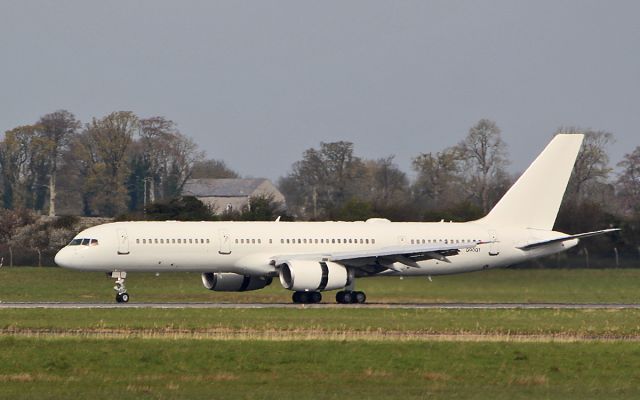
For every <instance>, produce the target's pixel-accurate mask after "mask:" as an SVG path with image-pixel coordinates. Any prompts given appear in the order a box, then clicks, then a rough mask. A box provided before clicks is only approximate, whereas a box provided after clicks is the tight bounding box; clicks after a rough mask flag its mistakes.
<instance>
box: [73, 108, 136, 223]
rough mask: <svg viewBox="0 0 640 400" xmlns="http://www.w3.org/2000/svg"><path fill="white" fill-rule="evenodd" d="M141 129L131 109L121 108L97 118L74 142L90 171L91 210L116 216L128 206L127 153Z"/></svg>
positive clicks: (87, 181) (87, 182) (88, 203)
mask: <svg viewBox="0 0 640 400" xmlns="http://www.w3.org/2000/svg"><path fill="white" fill-rule="evenodd" d="M137 130H138V118H137V117H136V116H135V115H134V114H133V113H132V112H130V111H118V112H114V113H111V114H109V115H107V116H106V117H104V118H102V119H100V120H97V119H95V118H94V119H93V121H92V122H91V123H90V124H87V126H86V128H85V131H84V133H83V134H82V135H81V136H80V137H79V138H78V139H77V141H76V143H74V150H75V151H77V152H78V157H79V158H80V160H81V161H80V163H81V164H82V165H83V167H84V168H85V169H86V173H87V175H86V176H85V185H84V190H85V192H86V193H87V194H88V195H89V197H88V198H87V199H86V204H85V207H86V208H87V209H86V210H85V211H86V212H87V213H89V214H94V213H98V214H100V215H106V216H114V215H116V214H118V213H121V212H123V211H124V210H126V209H127V197H128V194H127V189H126V187H125V185H124V182H125V179H126V176H127V173H128V165H127V163H126V160H127V158H126V155H127V151H128V150H129V148H130V145H131V143H132V141H133V135H134V133H135V132H137Z"/></svg>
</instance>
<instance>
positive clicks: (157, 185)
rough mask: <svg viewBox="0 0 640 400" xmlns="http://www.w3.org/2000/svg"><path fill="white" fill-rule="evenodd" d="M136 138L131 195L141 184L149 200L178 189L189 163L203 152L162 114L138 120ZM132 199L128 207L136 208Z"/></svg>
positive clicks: (168, 195) (175, 193)
mask: <svg viewBox="0 0 640 400" xmlns="http://www.w3.org/2000/svg"><path fill="white" fill-rule="evenodd" d="M139 133H140V139H139V141H138V142H136V143H134V145H133V149H134V151H133V152H132V153H133V155H132V160H131V163H130V165H131V171H132V172H133V174H132V176H131V177H130V179H129V184H130V188H131V193H130V195H131V197H132V198H134V199H135V198H137V197H138V196H137V192H138V189H139V188H140V187H141V186H142V188H143V191H144V190H146V192H144V193H143V196H144V197H147V196H148V198H149V201H150V202H154V201H155V200H156V198H158V199H169V198H174V197H176V196H178V195H179V194H180V193H181V192H182V188H183V187H184V184H185V182H186V181H187V179H189V177H190V176H191V172H192V170H193V166H194V164H195V163H196V162H198V161H199V160H201V159H202V158H203V157H204V155H203V153H202V152H201V151H198V148H197V146H196V144H195V143H194V142H193V141H192V140H191V139H190V138H188V137H186V136H184V135H182V134H181V133H180V132H179V131H178V129H177V128H176V125H175V123H174V122H173V121H171V120H169V119H166V118H165V117H160V116H156V117H151V118H146V119H141V120H140V131H139ZM136 203H137V202H135V201H134V202H133V204H132V208H134V209H135V208H137V204H136Z"/></svg>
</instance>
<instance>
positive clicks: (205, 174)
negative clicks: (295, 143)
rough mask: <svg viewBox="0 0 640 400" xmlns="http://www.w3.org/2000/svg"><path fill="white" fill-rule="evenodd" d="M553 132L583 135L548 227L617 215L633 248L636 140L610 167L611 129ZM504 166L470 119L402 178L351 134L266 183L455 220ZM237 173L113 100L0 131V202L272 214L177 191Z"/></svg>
mask: <svg viewBox="0 0 640 400" xmlns="http://www.w3.org/2000/svg"><path fill="white" fill-rule="evenodd" d="M558 132H563V133H584V134H585V140H584V143H583V145H582V148H581V150H580V153H579V155H578V158H577V161H576V164H575V167H574V170H573V174H572V177H571V180H570V183H569V187H568V188H567V192H566V194H565V197H564V201H563V205H562V207H561V211H560V215H559V217H558V221H557V224H556V229H559V230H564V231H567V232H582V231H587V230H591V229H596V228H603V227H607V226H611V225H613V226H620V227H623V228H624V229H625V230H624V233H623V234H622V235H620V236H618V237H616V238H615V240H617V241H618V242H620V243H619V245H620V246H622V247H627V248H630V249H633V248H634V246H635V248H636V251H638V250H637V244H636V243H638V239H639V237H638V236H639V235H638V231H639V226H640V146H638V147H636V148H635V149H634V150H633V151H631V152H629V153H628V154H626V155H625V156H624V158H623V160H622V161H620V162H619V163H618V164H617V167H618V172H617V173H614V172H613V168H612V166H611V165H610V160H609V156H608V154H607V147H608V145H609V144H610V143H612V141H613V140H614V137H613V134H611V133H609V132H606V131H595V130H585V129H580V128H560V129H558ZM508 165H509V154H508V149H507V145H506V143H505V142H504V140H503V139H502V134H501V130H500V128H499V127H498V125H497V124H496V122H494V121H491V120H488V119H481V120H480V121H478V122H477V123H476V124H474V125H473V126H471V127H470V128H469V131H468V132H467V134H466V135H465V136H464V137H463V138H462V139H461V141H460V142H459V143H458V144H456V145H454V146H451V147H448V148H445V149H440V150H437V151H429V152H423V153H419V154H417V155H416V156H415V157H414V158H413V159H412V172H413V176H414V177H413V179H410V178H409V176H408V174H407V173H406V172H404V171H402V170H400V168H399V167H398V165H397V164H396V163H395V160H394V156H392V155H390V156H386V157H382V158H379V159H365V158H362V157H359V156H358V155H357V153H356V150H355V145H354V144H353V143H351V142H347V141H338V142H330V143H320V146H319V147H318V148H310V149H307V150H306V151H305V152H304V153H303V154H302V156H301V159H300V160H298V161H296V162H294V163H293V165H292V166H291V170H290V171H289V172H288V173H286V174H285V175H283V176H282V177H281V178H280V179H279V181H278V182H277V186H278V187H279V189H280V190H281V191H282V193H283V194H284V195H285V198H286V202H287V204H286V207H287V209H286V213H287V218H288V219H297V220H327V219H334V220H347V221H348V220H362V219H366V218H370V217H383V218H389V219H391V220H394V221H439V220H441V219H444V220H447V221H448V220H451V221H467V220H472V219H475V218H479V217H481V216H482V215H484V214H485V213H486V212H487V211H488V210H490V209H491V207H492V206H493V205H494V204H495V203H496V202H497V200H498V199H499V198H500V197H501V196H502V195H503V194H504V193H505V191H506V190H507V189H508V188H509V187H510V185H511V184H512V183H513V182H514V181H515V179H516V178H517V176H514V175H513V174H510V173H509V172H508V170H507V167H508ZM237 177H239V174H238V173H237V172H235V171H233V170H232V169H231V168H229V167H227V165H226V164H225V163H224V162H223V161H220V160H216V159H207V158H206V157H205V154H204V152H203V151H202V150H200V149H199V148H198V146H197V144H196V143H195V142H194V141H193V140H192V139H191V138H189V137H188V136H186V135H184V134H183V133H181V132H180V131H179V130H178V128H177V126H176V124H175V123H174V122H172V121H171V120H170V119H168V118H166V117H162V116H153V117H148V118H142V117H139V116H137V115H135V114H134V113H132V112H129V111H117V112H112V113H110V114H108V115H106V116H104V117H102V118H93V119H92V120H91V121H90V122H88V123H82V122H80V121H79V120H78V119H77V118H76V117H75V116H74V115H73V114H72V113H71V112H69V111H66V110H60V111H55V112H53V113H50V114H46V115H44V116H42V117H41V118H39V119H38V120H37V121H35V122H34V123H33V124H30V125H24V126H18V127H15V128H13V129H9V130H7V131H6V132H5V135H4V138H3V139H2V141H0V180H1V184H0V191H1V196H2V205H3V208H4V209H5V210H34V211H35V212H37V213H40V214H49V215H55V214H58V213H59V214H75V215H86V216H106V217H118V216H120V218H146V219H162V218H170V219H176V218H190V217H189V215H191V216H196V215H197V218H199V219H245V220H247V219H272V218H274V216H277V215H279V214H282V213H283V210H282V208H280V207H279V205H275V204H269V203H270V200H269V199H261V200H260V201H259V202H257V203H256V204H260V207H257V208H256V210H257V211H256V210H253V211H251V212H250V210H237V211H236V212H235V214H234V215H226V216H224V215H223V216H216V215H214V214H213V213H212V212H211V210H206V209H204V208H202V207H201V206H200V205H198V204H197V202H194V201H193V199H183V198H181V192H182V188H183V186H184V184H185V182H186V181H187V180H188V179H190V178H237ZM541 195H542V194H541ZM145 206H147V207H146V213H143V211H144V209H145ZM58 210H61V211H60V212H58ZM136 213H137V214H136ZM123 216H124V217H123ZM176 216H177V217H176ZM194 218H195V217H194ZM606 240H607V239H602V241H606Z"/></svg>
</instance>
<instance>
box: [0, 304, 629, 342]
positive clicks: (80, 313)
mask: <svg viewBox="0 0 640 400" xmlns="http://www.w3.org/2000/svg"><path fill="white" fill-rule="evenodd" d="M38 332H43V333H44V334H46V332H59V333H60V334H62V333H64V332H69V333H73V332H76V334H78V332H86V333H87V334H91V333H92V332H96V333H100V332H103V333H108V332H124V333H125V334H126V333H129V334H131V335H135V334H139V333H142V332H145V333H146V334H147V335H148V336H152V335H154V334H155V335H159V336H160V335H164V334H165V333H166V334H167V335H171V334H175V335H181V336H182V337H188V336H189V335H196V336H198V337H207V336H210V337H215V336H216V335H223V336H232V333H233V332H238V333H242V332H248V333H251V334H254V335H262V334H266V333H268V334H270V335H271V333H272V332H275V334H277V333H278V332H280V333H282V334H283V335H284V334H289V336H291V335H290V334H291V333H296V334H300V335H303V336H308V337H315V336H314V335H324V334H326V335H333V336H335V337H339V336H340V335H347V334H349V335H351V336H353V337H357V336H363V333H364V334H374V333H375V334H380V335H383V334H388V335H392V336H394V337H398V338H401V337H403V336H406V337H412V336H415V337H422V336H424V337H428V336H429V335H463V334H464V335H502V336H518V335H529V336H535V335H545V336H555V337H567V338H570V337H582V338H602V339H632V338H637V337H639V336H640V310H638V309H578V310H565V309H532V310H530V309H486V310H485V309H464V310H459V309H361V308H356V309H340V308H335V309H307V308H294V309H289V308H287V309H278V308H269V309H0V334H20V333H24V334H27V333H30V334H37V333H38Z"/></svg>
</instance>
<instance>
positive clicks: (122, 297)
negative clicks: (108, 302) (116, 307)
mask: <svg viewBox="0 0 640 400" xmlns="http://www.w3.org/2000/svg"><path fill="white" fill-rule="evenodd" d="M116 301H117V302H118V303H128V302H129V293H126V292H125V293H118V294H116Z"/></svg>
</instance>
